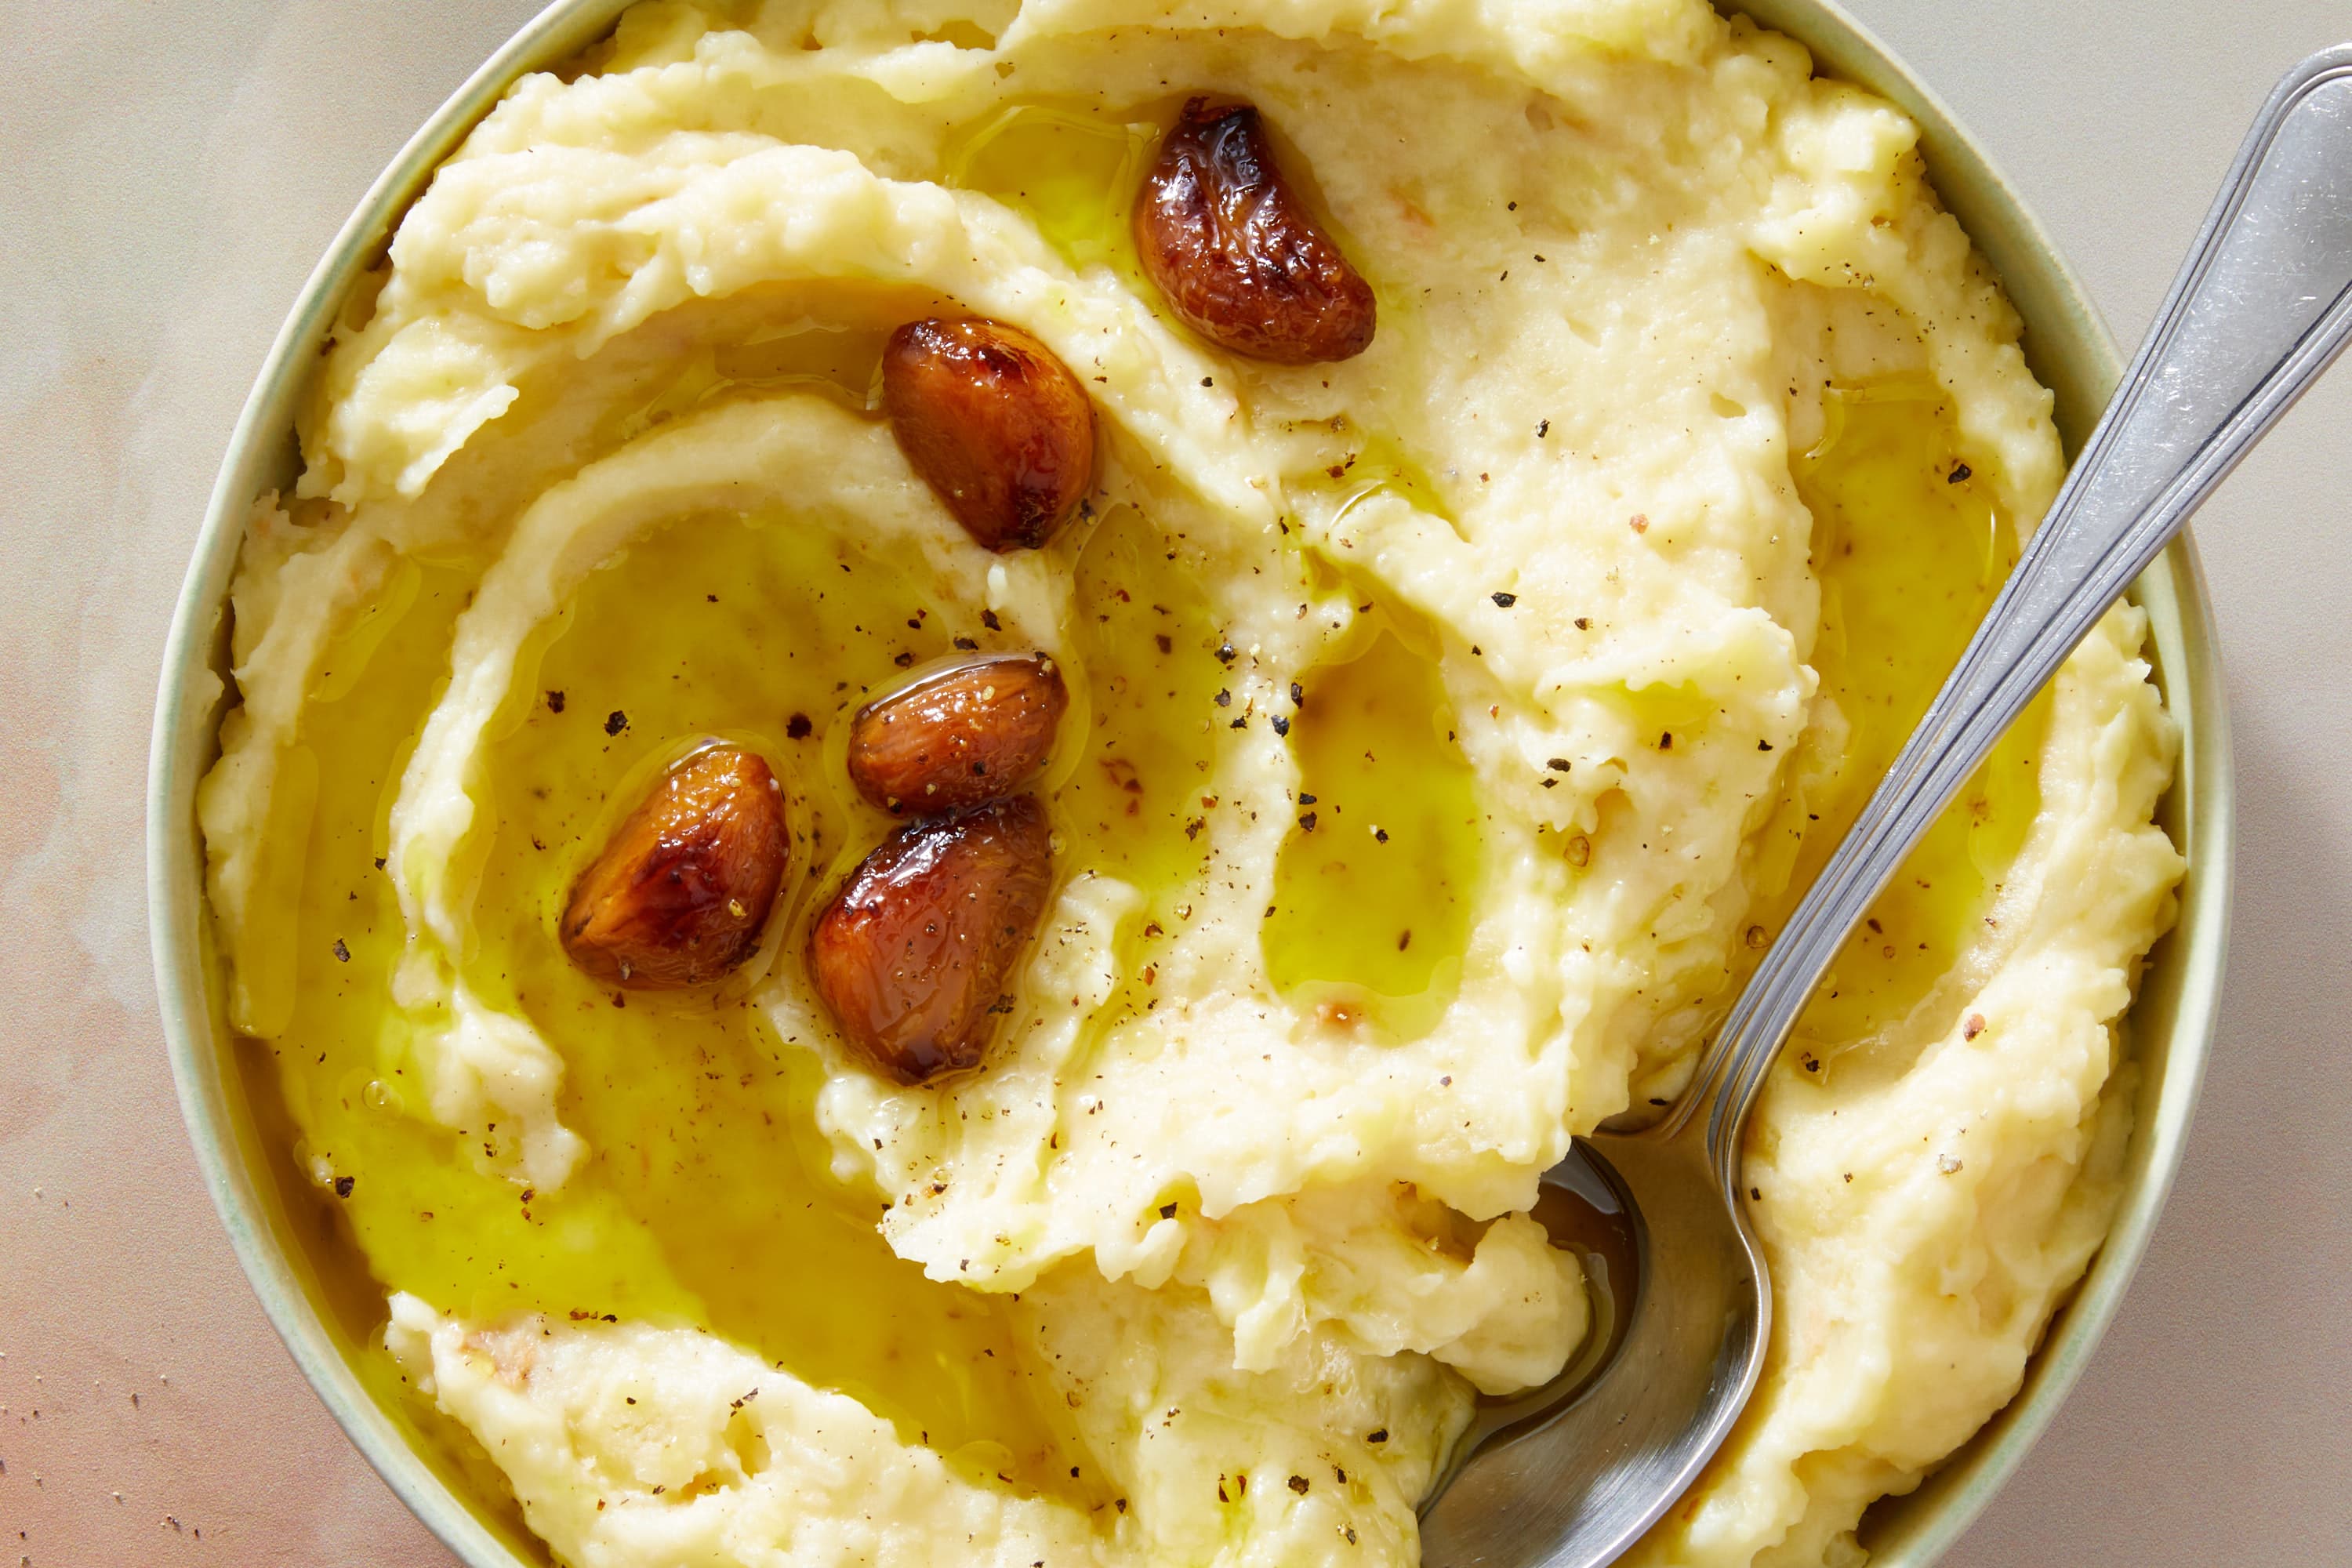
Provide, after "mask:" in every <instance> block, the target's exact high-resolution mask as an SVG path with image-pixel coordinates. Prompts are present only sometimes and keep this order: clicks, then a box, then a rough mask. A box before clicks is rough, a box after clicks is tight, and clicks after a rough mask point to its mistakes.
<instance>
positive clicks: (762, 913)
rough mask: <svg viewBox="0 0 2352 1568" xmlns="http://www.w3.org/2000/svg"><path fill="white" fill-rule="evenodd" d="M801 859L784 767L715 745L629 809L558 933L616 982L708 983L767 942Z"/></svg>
mask: <svg viewBox="0 0 2352 1568" xmlns="http://www.w3.org/2000/svg"><path fill="white" fill-rule="evenodd" d="M791 858H792V835H791V831H790V829H789V828H788V827H787V826H786V825H785V821H784V797H783V789H782V786H781V785H780V784H778V783H777V782H776V776H775V774H774V773H771V772H770V771H769V770H768V764H767V763H765V762H763V761H761V759H760V758H759V757H757V756H755V755H753V754H752V753H751V752H747V751H744V750H742V749H741V748H740V747H736V746H711V747H709V748H706V749H705V750H703V751H699V752H695V753H694V754H693V755H692V756H690V757H688V758H687V759H686V760H685V761H684V762H682V763H678V764H677V766H676V767H674V768H672V769H670V771H669V772H668V773H665V774H663V775H662V778H661V782H660V783H658V784H656V785H655V786H654V788H653V792H652V793H651V794H650V795H646V798H645V801H644V802H643V803H642V804H641V805H638V807H637V808H636V810H635V811H633V812H631V813H630V814H629V816H628V819H627V820H626V821H625V822H623V823H622V824H621V826H620V827H619V829H618V830H617V831H615V832H614V835H613V837H612V840H611V842H609V843H608V844H606V845H605V846H604V853H603V854H601V855H599V856H597V857H596V858H595V860H594V862H593V863H592V864H591V865H590V866H589V867H588V868H587V869H586V870H585V871H583V872H582V873H581V874H580V879H579V880H578V881H576V882H574V883H573V884H572V900H571V902H570V903H569V904H568V905H567V906H566V907H565V909H564V911H563V919H562V921H560V922H559V923H558V925H557V927H556V933H557V935H558V937H559V938H560V939H561V940H562V943H563V951H564V952H566V953H568V954H570V955H571V959H572V963H576V964H578V965H579V966H580V967H581V968H582V969H583V970H584V971H586V972H587V973H590V974H592V975H593V976H595V977H596V978H597V979H598V980H601V981H604V982H605V983H607V984H614V985H625V986H627V987H630V988H631V989H633V990H641V991H666V990H674V989H676V988H677V987H679V986H685V985H700V984H706V983H708V982H709V981H714V980H717V979H718V978H719V977H720V976H721V975H723V974H725V973H727V972H728V971H729V970H730V969H733V968H734V967H735V966H736V965H737V964H739V963H742V962H743V961H744V960H745V959H747V958H749V957H751V953H752V952H753V950H755V949H756V948H758V946H759V945H760V931H761V927H762V926H764V925H765V924H766V923H767V920H768V911H769V910H770V909H771V908H772V907H773V906H774V904H775V901H776V891H777V889H779V888H781V887H782V885H783V879H784V868H785V867H786V866H787V864H789V862H790V861H791Z"/></svg>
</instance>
